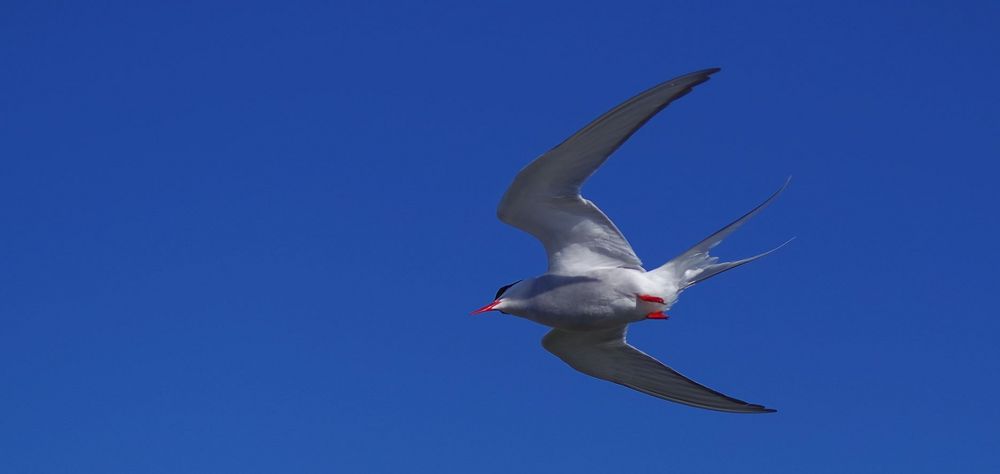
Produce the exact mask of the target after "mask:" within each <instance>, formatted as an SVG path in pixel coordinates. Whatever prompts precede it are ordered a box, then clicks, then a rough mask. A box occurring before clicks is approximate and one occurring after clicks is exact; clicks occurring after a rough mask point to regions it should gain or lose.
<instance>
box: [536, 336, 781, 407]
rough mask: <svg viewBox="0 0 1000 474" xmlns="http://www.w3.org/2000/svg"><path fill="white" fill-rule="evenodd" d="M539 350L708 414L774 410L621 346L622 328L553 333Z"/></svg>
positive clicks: (617, 381)
mask: <svg viewBox="0 0 1000 474" xmlns="http://www.w3.org/2000/svg"><path fill="white" fill-rule="evenodd" d="M542 346H544V347H545V349H547V350H548V351H549V352H551V353H553V354H555V355H556V356H557V357H559V358H560V359H562V360H563V361H564V362H566V363H567V364H569V365H570V366H571V367H573V368H574V369H576V370H579V371H580V372H583V373H585V374H587V375H590V376H592V377H597V378H599V379H604V380H608V381H611V382H615V383H617V384H621V385H624V386H626V387H628V388H631V389H634V390H638V391H640V392H643V393H645V394H647V395H652V396H654V397H658V398H662V399H664V400H669V401H672V402H677V403H683V404H685V405H691V406H695V407H699V408H706V409H709V410H717V411H725V412H732V413H770V412H774V411H775V410H773V409H771V408H765V407H763V406H761V405H755V404H752V403H747V402H744V401H743V400H738V399H736V398H733V397H730V396H728V395H724V394H722V393H719V392H717V391H715V390H712V389H710V388H708V387H706V386H704V385H701V384H699V383H698V382H695V381H693V380H691V379H689V378H687V377H685V376H683V375H681V374H680V373H678V372H677V371H676V370H674V369H671V368H670V367H667V366H666V365H664V364H662V363H661V362H660V361H658V360H656V359H654V358H652V357H650V356H648V355H646V354H645V353H643V352H642V351H640V350H638V349H636V348H635V347H633V346H631V345H629V344H628V343H627V342H625V326H621V327H617V328H613V329H607V330H599V331H582V332H575V331H566V330H562V329H553V330H552V331H550V332H549V333H548V334H546V335H545V338H543V339H542Z"/></svg>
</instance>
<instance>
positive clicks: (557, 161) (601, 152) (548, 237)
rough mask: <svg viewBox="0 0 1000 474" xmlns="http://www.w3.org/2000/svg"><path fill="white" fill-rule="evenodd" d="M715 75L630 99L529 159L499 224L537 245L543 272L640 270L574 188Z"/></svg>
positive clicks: (503, 203) (504, 202) (610, 226)
mask: <svg viewBox="0 0 1000 474" xmlns="http://www.w3.org/2000/svg"><path fill="white" fill-rule="evenodd" d="M716 71H718V69H705V70H703V71H698V72H694V73H691V74H688V75H685V76H681V77H678V78H676V79H671V80H669V81H667V82H664V83H662V84H659V85H657V86H655V87H653V88H651V89H649V90H647V91H645V92H643V93H641V94H639V95H637V96H635V97H632V98H631V99H629V100H627V101H625V102H624V103H622V104H621V105H619V106H617V107H615V108H614V109H611V110H610V111H608V112H607V113H605V114H604V115H602V116H600V117H598V118H597V120H594V121H593V122H591V123H590V124H588V125H587V126H586V127H584V128H583V129H581V130H580V131H578V132H576V133H575V134H573V136H571V137H569V138H568V139H566V141H564V142H562V143H561V144H559V145H558V146H556V147H555V148H553V149H552V150H550V151H549V152H548V153H545V154H544V155H542V156H540V157H538V158H537V159H535V161H533V162H531V163H530V164H529V165H528V166H526V167H525V168H524V169H522V170H521V172H520V173H518V174H517V177H515V178H514V182H513V183H511V185H510V187H509V188H508V189H507V192H506V193H505V194H504V196H503V199H501V200H500V206H499V207H498V208H497V215H498V216H499V217H500V220H502V221H503V222H506V223H507V224H510V225H512V226H514V227H517V228H519V229H521V230H523V231H525V232H528V233H529V234H531V235H533V236H535V237H536V238H537V239H538V240H540V241H542V244H543V245H544V246H545V251H546V253H547V254H548V257H549V272H552V273H574V272H578V271H581V270H588V269H592V268H598V267H635V268H641V265H642V262H641V261H640V260H639V258H638V257H636V255H635V252H633V251H632V246H630V245H629V243H628V241H627V240H625V237H624V236H622V233H621V232H620V231H619V230H618V228H617V227H615V224H614V223H613V222H611V220H610V219H608V217H607V216H606V215H604V213H603V212H601V210H600V209H598V208H597V206H596V205H594V203H592V202H590V201H588V200H586V199H584V198H583V197H582V196H580V188H581V186H583V183H584V181H586V180H587V178H588V177H590V175H591V174H593V173H594V171H595V170H597V168H599V167H600V166H601V164H603V163H604V161H605V160H607V159H608V156H610V155H611V153H613V152H614V151H615V150H616V149H618V147H619V146H621V144H622V143H624V142H625V140H627V139H628V138H629V137H630V136H632V134H633V133H635V131H636V130H638V129H639V127H642V126H643V125H644V124H645V123H646V122H647V121H648V120H649V119H650V118H652V117H653V116H654V115H656V113H657V112H659V111H660V110H663V108H664V107H666V106H667V105H668V104H670V102H672V101H673V100H675V99H677V98H678V97H681V96H683V95H684V94H687V93H688V92H690V91H691V89H692V88H693V87H694V86H696V85H698V84H701V83H702V82H705V81H707V80H708V77H709V76H710V75H711V74H712V73H714V72H716Z"/></svg>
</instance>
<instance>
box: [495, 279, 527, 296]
mask: <svg viewBox="0 0 1000 474" xmlns="http://www.w3.org/2000/svg"><path fill="white" fill-rule="evenodd" d="M518 283H521V280H517V281H515V282H514V283H511V284H509V285H504V286H501V287H500V289H499V290H497V295H496V296H494V297H493V299H494V300H498V299H500V297H501V296H503V294H504V292H505V291H507V290H508V289H510V287H512V286H514V285H516V284H518Z"/></svg>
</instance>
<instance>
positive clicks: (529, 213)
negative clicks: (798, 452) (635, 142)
mask: <svg viewBox="0 0 1000 474" xmlns="http://www.w3.org/2000/svg"><path fill="white" fill-rule="evenodd" d="M717 71H718V69H706V70H704V71H698V72H694V73H691V74H687V75H685V76H682V77H679V78H676V79H672V80H670V81H667V82H664V83H662V84H660V85H657V86H655V87H653V88H651V89H649V90H647V91H645V92H643V93H641V94H639V95H637V96H635V97H633V98H631V99H629V100H627V101H626V102H624V103H622V104H621V105H619V106H617V107H615V108H614V109H612V110H610V111H608V112H607V113H605V114H604V115H602V116H601V117H599V118H597V119H596V120H595V121H593V122H591V123H590V124H588V125H587V126H586V127H584V128H583V129H581V130H580V131H579V132H577V133H576V134H574V135H573V136H571V137H570V138H568V139H567V140H566V141H564V142H563V143H561V144H560V145H559V146H557V147H555V148H553V149H552V150H550V151H549V152H548V153H545V154H544V155H542V156H540V157H539V158H537V159H536V160H535V161H533V162H531V163H530V164H529V165H528V166H526V167H525V168H524V169H522V170H521V172H520V173H518V175H517V177H516V178H515V179H514V182H513V183H511V185H510V187H509V188H508V189H507V192H506V193H505V194H504V196H503V198H502V199H501V201H500V206H499V207H498V208H497V216H498V217H499V218H500V220H502V221H503V222H505V223H507V224H510V225H512V226H514V227H517V228H519V229H521V230H523V231H525V232H528V233H529V234H531V235H533V236H535V237H536V238H538V240H540V241H541V242H542V244H543V245H544V246H545V251H546V253H547V254H548V259H549V267H548V271H547V272H546V273H545V274H543V275H540V276H538V277H534V278H528V279H525V280H521V281H518V282H515V283H512V284H510V285H506V286H504V287H502V288H500V290H499V291H497V295H496V297H495V298H494V301H493V302H492V303H490V304H488V305H486V306H484V307H482V308H480V309H478V310H476V311H474V312H473V313H482V312H486V311H491V310H497V311H500V312H503V313H509V314H513V315H516V316H520V317H523V318H526V319H529V320H532V321H534V322H537V323H539V324H543V325H545V326H549V327H551V328H553V329H552V331H550V332H549V333H548V334H547V335H546V336H545V338H544V339H543V340H542V345H543V346H544V347H545V348H546V349H547V350H549V351H550V352H552V353H553V354H555V355H556V356H558V357H559V358H561V359H562V360H563V361H565V362H566V363H567V364H569V365H570V366H572V367H573V368H575V369H577V370H579V371H581V372H583V373H586V374H588V375H592V376H594V377H598V378H602V379H605V380H609V381H612V382H615V383H619V384H622V385H625V386H627V387H630V388H633V389H635V390H638V391H641V392H643V393H647V394H649V395H653V396H655V397H659V398H663V399H666V400H671V401H675V402H679V403H684V404H688V405H693V406H697V407H701V408H708V409H712V410H719V411H729V412H739V413H762V412H771V411H774V410H772V409H769V408H764V407H763V406H761V405H755V404H750V403H746V402H744V401H741V400H737V399H735V398H732V397H729V396H726V395H723V394H721V393H719V392H716V391H714V390H712V389H709V388H707V387H705V386H703V385H700V384H698V383H696V382H694V381H692V380H690V379H688V378H686V377H684V376H682V375H681V374H679V373H677V372H676V371H674V370H673V369H671V368H669V367H667V366H665V365H663V364H661V363H660V362H659V361H657V360H656V359H653V358H652V357H650V356H648V355H646V354H644V353H642V352H640V351H639V350H638V349H636V348H634V347H632V346H631V345H629V344H628V343H627V342H626V341H625V332H626V328H627V326H628V325H629V324H631V323H636V322H639V321H643V320H646V319H667V315H666V313H665V311H666V310H667V309H669V308H670V306H671V305H672V304H673V303H674V302H675V301H676V300H677V297H678V296H679V295H680V293H681V292H682V291H684V289H686V288H688V287H690V286H692V285H694V284H695V283H698V282H700V281H703V280H705V279H707V278H710V277H712V276H714V275H717V274H719V273H722V272H724V271H726V270H729V269H731V268H735V267H737V266H740V265H743V264H745V263H748V262H751V261H753V260H756V259H757V258H760V257H762V256H764V255H766V253H765V254H761V255H757V256H755V257H751V258H747V259H743V260H738V261H733V262H718V261H717V258H715V257H713V256H710V255H709V250H710V249H711V248H712V247H714V246H715V245H717V244H718V243H719V242H721V241H722V239H723V238H725V237H726V236H727V235H729V234H730V233H732V232H733V231H734V230H736V229H737V228H738V227H739V226H740V225H742V224H743V223H744V222H746V221H747V220H748V219H750V218H751V217H753V216H754V215H756V214H757V213H758V212H760V211H761V210H762V209H763V208H764V207H766V206H767V205H768V204H770V203H771V202H772V201H773V200H774V199H775V198H776V197H777V195H778V194H779V193H780V192H781V190H779V191H778V192H776V193H774V194H773V195H772V196H771V197H770V198H768V199H767V200H766V201H764V202H763V203H762V204H760V205H758V206H757V207H756V208H754V209H753V210H751V211H750V212H748V213H747V214H745V215H744V216H742V217H740V218H739V219H737V220H736V221H734V222H732V223H731V224H729V225H727V226H725V227H724V228H722V229H721V230H719V231H718V232H716V233H714V234H712V235H710V236H709V237H707V238H706V239H704V240H702V241H701V242H699V243H698V244H696V245H694V246H693V247H691V248H690V249H688V250H687V251H685V252H683V253H681V254H680V255H679V256H677V257H676V258H674V259H673V260H671V261H669V262H667V263H666V264H664V265H661V266H659V267H657V268H655V269H653V270H650V271H647V270H646V269H645V268H643V266H642V262H641V261H640V259H639V257H638V256H636V254H635V252H634V251H633V250H632V246H631V245H630V244H629V243H628V241H627V240H626V239H625V237H624V236H623V235H622V233H621V232H620V231H619V230H618V228H617V227H615V225H614V223H613V222H611V220H610V219H609V218H608V217H607V216H606V215H605V214H604V213H603V212H602V211H601V210H600V209H599V208H598V207H597V206H596V205H594V203H592V202H590V201H588V200H587V199H584V198H583V197H582V196H581V195H580V188H581V187H582V186H583V183H584V182H585V181H586V180H587V178H588V177H590V175H591V174H592V173H593V172H594V171H596V170H597V168H599V167H600V166H601V164H603V163H604V161H605V160H606V159H607V158H608V157H609V156H610V155H611V153H613V152H614V151H615V150H616V149H617V148H618V147H619V146H621V144H622V143H624V142H625V140H627V139H628V138H629V137H630V136H631V135H632V134H633V133H634V132H635V131H636V130H638V129H639V128H640V127H641V126H642V125H644V124H645V123H646V122H647V121H648V120H649V119H650V118H652V117H653V116H654V115H655V114H656V113H657V112H659V111H660V110H662V109H663V108H664V107H666V106H667V105H668V104H670V102H672V101H673V100H675V99H677V98H679V97H681V96H683V95H685V94H687V93H688V92H690V90H691V89H692V88H693V87H694V86H696V85H698V84H700V83H702V82H705V81H707V80H708V77H709V76H710V75H711V74H713V73H715V72H717ZM786 185H787V183H786ZM782 189H784V187H782ZM767 253H770V252H767Z"/></svg>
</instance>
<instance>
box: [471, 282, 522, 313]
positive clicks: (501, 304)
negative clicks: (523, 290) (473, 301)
mask: <svg viewBox="0 0 1000 474" xmlns="http://www.w3.org/2000/svg"><path fill="white" fill-rule="evenodd" d="M518 283H521V280H517V281H515V282H514V283H511V284H509V285H504V286H501V287H500V289H499V290H497V294H496V296H494V297H493V302H492V303H490V304H488V305H486V306H483V307H482V308H479V309H477V310H475V311H473V312H472V313H471V314H479V313H485V312H487V311H499V312H501V313H504V314H507V312H506V311H504V309H506V308H508V307H509V306H510V302H511V301H510V300H511V298H504V294H507V290H510V289H511V288H513V287H514V286H515V285H517V284H518ZM508 296H511V295H508Z"/></svg>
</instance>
